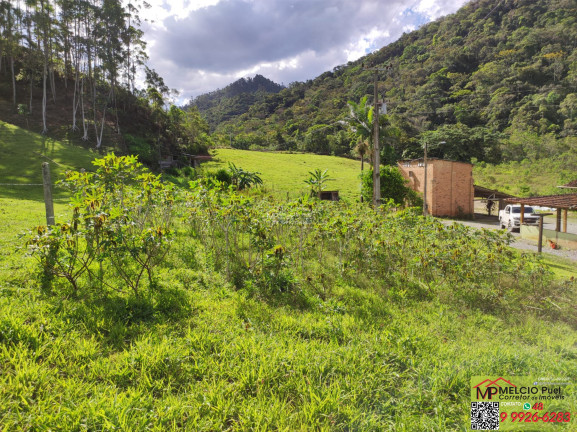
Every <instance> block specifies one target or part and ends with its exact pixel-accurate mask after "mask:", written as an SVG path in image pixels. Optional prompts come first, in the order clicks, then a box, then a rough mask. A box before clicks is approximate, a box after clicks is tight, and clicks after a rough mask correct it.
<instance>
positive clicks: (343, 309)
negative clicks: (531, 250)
mask: <svg viewBox="0 0 577 432" xmlns="http://www.w3.org/2000/svg"><path fill="white" fill-rule="evenodd" d="M19 133H20V132H18V131H16V130H15V131H14V134H15V135H18V134H19ZM34 139H36V140H37V139H38V138H37V137H34V136H32V137H31V140H32V141H33V140H34ZM35 142H36V144H38V141H35ZM3 145H4V146H6V142H5V141H4V144H3ZM54 148H55V149H59V148H60V147H59V144H58V143H54ZM58 152H61V153H58ZM52 156H54V157H60V159H55V160H58V161H59V163H60V164H61V165H64V166H90V165H89V160H90V156H91V155H90V154H89V153H85V154H84V156H82V155H81V154H78V155H77V156H74V158H72V159H71V160H69V161H67V159H66V150H65V149H62V150H55V151H54V152H53V153H50V157H51V158H52ZM217 157H218V158H219V160H218V161H215V162H214V163H213V164H212V167H213V168H214V167H216V166H219V165H218V164H219V163H220V164H221V165H220V166H226V162H227V161H228V160H231V161H233V162H234V163H236V165H237V166H239V167H242V168H245V169H248V170H255V171H260V172H261V173H262V176H263V179H264V180H265V182H267V179H270V180H269V181H271V182H272V183H273V184H275V186H274V191H275V193H276V192H277V191H280V193H279V196H284V195H286V193H287V192H288V193H289V195H291V197H295V196H296V195H297V194H298V193H300V192H299V191H301V190H302V191H304V190H305V189H306V185H304V183H303V180H304V179H305V178H306V177H307V174H308V171H312V170H314V169H316V168H320V169H325V168H328V169H329V173H330V174H331V175H332V176H333V177H334V178H335V179H338V180H336V181H335V182H333V183H334V185H335V189H339V190H341V191H343V192H342V193H343V194H344V196H346V197H349V198H351V199H353V198H354V194H355V193H356V191H355V184H356V183H355V182H356V181H357V177H356V175H357V174H356V173H355V171H356V172H358V170H359V167H358V163H356V162H354V161H346V160H344V161H342V163H343V165H342V166H340V165H339V167H338V168H337V167H335V165H322V163H327V162H326V161H331V160H334V161H341V160H338V159H333V158H328V157H315V156H312V155H273V154H268V153H257V154H249V153H248V152H239V151H233V150H219V153H218V156H217ZM277 157H278V158H279V159H276V158H277ZM11 158H12V159H11V161H12V162H10V163H9V162H5V161H4V160H3V161H2V163H3V164H5V167H2V168H1V169H2V173H4V171H5V172H6V173H9V174H7V175H9V176H11V178H13V180H14V181H17V180H20V181H25V180H27V179H28V177H20V178H19V177H18V172H19V171H18V170H17V169H16V168H15V167H14V166H12V164H13V163H15V162H14V161H15V160H18V152H16V151H14V152H13V153H12V156H11ZM84 158H85V159H84ZM243 158H246V162H245V161H243ZM262 158H264V159H262ZM266 158H269V159H266ZM292 158H295V159H296V161H294V162H289V161H290V159H292ZM31 160H32V162H30V163H31V165H30V166H31V168H30V169H31V170H32V171H30V176H35V175H37V174H36V173H35V168H34V166H35V165H36V164H37V163H38V160H36V159H35V158H33V157H32V158H31ZM279 160H280V161H279ZM323 161H324V162H323ZM84 163H86V165H82V164H84ZM293 165H294V167H295V168H294V170H293V168H291V167H292V166H293ZM267 167H270V168H268V169H267ZM297 167H300V168H297ZM355 167H356V168H355ZM287 173H291V174H290V175H288V174H287ZM277 174H278V176H277ZM275 179H276V180H275ZM346 179H349V180H346ZM339 181H341V182H342V183H339ZM275 182H278V184H279V186H278V187H277V186H276V184H277V183H275ZM332 186H333V185H332V184H331V189H332V188H333V187H332ZM336 186H338V187H336ZM271 189H272V187H271ZM27 193H31V192H27ZM40 196H41V195H40ZM65 198H66V197H65V196H64V195H61V197H60V199H59V201H58V202H57V205H56V218H57V221H61V222H62V221H65V220H66V219H67V216H69V209H68V207H67V206H66V203H65V201H66V199H65ZM226 202H227V201H226V200H225V201H219V203H220V205H224V204H223V203H226ZM237 204H238V201H237ZM255 205H256V204H255ZM271 206H272V204H271ZM231 208H232V207H231ZM247 208H249V209H250V208H251V207H250V206H248V207H247ZM279 208H280V206H279ZM335 208H338V207H337V206H336V205H335ZM43 211H44V210H43V203H42V201H41V198H39V199H37V198H36V197H35V196H30V195H26V193H24V194H22V193H21V194H20V195H18V194H12V193H6V192H4V194H3V195H1V196H0V371H1V373H0V430H1V431H12V430H15V431H27V430H37V431H48V430H71V431H84V430H90V431H109V430H123V431H135V432H136V431H143V430H151V431H183V430H186V431H221V430H222V431H227V430H228V431H266V430H279V431H311V430H315V431H351V430H359V431H407V432H409V431H410V432H413V431H423V432H425V431H439V432H445V431H466V430H470V419H469V408H470V398H469V392H470V377H471V376H475V375H502V376H508V375H531V376H563V377H566V378H567V379H568V380H569V381H570V382H571V383H573V385H572V386H571V387H570V389H574V388H575V383H577V370H576V369H575V367H574V366H575V360H576V359H577V322H575V319H574V314H573V315H571V314H568V315H564V313H565V312H563V314H561V313H560V312H557V310H556V309H555V308H551V311H548V312H545V311H543V310H539V308H540V307H542V305H541V304H537V303H534V301H535V298H537V297H535V296H534V294H535V293H533V292H532V291H531V286H530V285H527V281H531V280H532V279H531V278H535V284H536V285H538V283H539V282H538V281H539V278H540V274H539V273H538V271H537V270H538V267H533V266H530V267H529V269H527V268H523V267H522V266H521V262H520V264H519V265H520V267H519V269H518V270H514V273H513V274H512V275H497V274H495V273H492V272H490V271H489V270H487V277H488V278H491V279H494V278H495V277H496V276H498V277H503V278H504V280H505V281H509V282H507V283H508V284H509V285H506V290H505V291H504V292H502V293H501V295H505V298H504V299H500V300H499V302H498V304H500V305H501V306H500V307H490V306H489V305H488V304H483V302H480V303H478V304H470V303H466V302H464V301H463V299H462V298H461V297H459V296H460V295H461V293H462V292H464V291H467V289H468V288H469V284H470V283H472V282H475V283H477V282H479V281H472V280H470V279H467V278H468V276H467V275H466V274H465V272H464V273H463V279H462V281H461V282H460V283H459V284H457V285H455V286H453V287H451V288H450V289H448V290H447V288H444V289H441V288H442V286H443V285H442V282H438V281H427V280H425V279H423V280H415V278H414V277H413V276H411V272H406V274H402V273H399V272H398V269H395V268H393V269H390V272H389V273H387V274H384V275H382V277H376V278H373V277H369V276H366V275H364V274H362V273H359V272H350V274H349V276H348V277H347V278H344V277H341V276H339V274H340V273H341V270H336V269H337V267H336V266H335V263H336V262H337V256H335V255H328V256H325V257H324V258H323V260H324V261H323V262H325V267H319V268H316V267H312V268H314V269H316V271H315V272H312V273H310V275H309V276H307V277H306V278H303V279H302V280H300V281H299V282H298V284H297V283H296V282H294V281H293V282H294V283H295V286H296V287H298V289H294V290H293V291H279V290H276V291H270V292H266V291H264V292H261V291H258V289H259V288H258V287H255V286H252V287H251V286H250V284H243V283H242V281H241V283H238V281H237V282H234V281H233V280H231V279H227V278H226V277H225V273H224V272H223V271H222V269H221V270H218V269H217V268H216V267H215V265H214V263H215V261H218V259H219V256H216V254H214V253H211V252H210V250H209V249H210V242H202V241H201V240H200V239H199V238H198V237H197V236H195V235H193V234H192V232H191V228H190V226H189V223H188V220H187V219H185V218H179V220H178V223H177V225H176V228H175V230H176V233H175V242H174V245H173V247H172V249H171V251H170V253H169V254H168V255H167V258H166V261H165V262H164V263H163V265H162V266H161V268H160V269H159V274H158V276H159V286H158V287H157V288H156V289H151V290H148V291H146V292H145V294H144V295H142V296H140V297H135V296H131V295H127V294H125V293H124V294H119V293H116V292H113V291H110V292H107V293H103V292H100V291H98V289H97V287H96V285H94V284H91V283H89V282H90V281H83V282H84V284H85V286H83V291H81V292H80V293H72V292H70V291H69V290H67V289H66V287H65V285H64V284H63V283H56V284H55V285H54V286H53V287H52V289H48V288H44V289H43V288H41V286H40V283H39V278H38V275H39V272H40V268H39V267H38V265H37V263H36V261H35V260H34V259H33V258H31V257H27V256H26V249H25V247H24V242H25V239H24V238H19V233H21V232H23V231H25V230H26V229H28V228H32V227H35V226H37V225H40V224H42V223H44V215H43ZM182 211H183V212H187V211H188V212H190V211H192V210H190V209H189V208H188V207H183V210H182ZM279 211H280V210H279ZM350 211H352V210H350ZM226 212H227V209H226V208H224V210H223V213H222V214H226ZM275 213H276V210H275V211H274V212H273V213H272V214H275ZM185 215H186V213H182V214H180V216H183V217H184V216H185ZM353 215H354V214H353V213H347V212H345V213H344V215H343V217H344V218H347V217H348V218H351V217H352V216H353ZM259 216H260V215H259V213H258V211H255V213H254V217H255V219H254V220H252V222H262V223H263V224H265V223H268V222H267V221H266V218H265V215H262V220H261V219H258V218H259ZM343 220H346V219H343ZM407 220H408V219H407ZM287 221H288V219H287ZM403 221H404V219H400V220H399V223H407V224H408V222H406V221H405V222H403ZM225 225H226V224H224V223H223V224H222V225H221V226H225ZM424 225H425V224H423V227H420V226H417V227H415V226H408V225H407V227H406V230H405V229H404V228H399V229H398V230H397V232H396V234H395V235H396V236H401V237H399V238H402V239H403V242H405V243H407V242H411V241H413V240H412V238H413V237H416V235H417V234H418V233H419V232H420V230H421V228H423V229H425V228H426V227H425V226H424ZM215 226H216V225H215ZM255 226H256V225H251V227H252V228H254V227H255ZM265 226H266V225H265ZM331 227H332V229H335V230H337V229H338V232H340V233H343V235H346V229H343V228H347V229H353V228H354V229H355V230H359V232H361V233H363V235H362V237H363V238H364V237H366V236H365V234H366V233H367V232H370V231H368V229H369V228H370V227H368V228H367V224H363V225H362V226H355V221H354V220H351V224H350V226H349V227H343V226H340V225H339V224H338V223H334V224H333V225H331ZM331 227H329V226H328V224H327V226H326V227H325V226H322V224H317V226H316V228H315V229H318V230H319V233H323V232H324V231H323V230H324V229H325V228H327V229H328V228H331ZM252 228H251V229H252ZM276 229H278V227H277V228H276ZM376 229H377V228H375V230H376ZM438 229H439V230H440V229H441V228H438ZM405 231H406V232H407V233H408V234H407V235H409V236H410V238H403V237H402V236H403V235H404V233H405ZM335 232H336V231H335ZM433 232H434V230H433ZM449 232H450V231H446V232H445V231H444V232H443V234H447V233H449ZM207 233H208V234H209V235H214V239H215V241H221V240H223V239H224V236H221V235H219V233H216V234H214V233H213V232H212V231H211V230H207ZM356 237H358V238H356ZM356 237H355V236H353V237H352V238H351V241H353V242H355V241H357V240H358V241H361V240H363V239H362V238H361V236H356ZM391 237H392V234H391ZM469 237H474V235H470V236H469ZM327 238H328V237H318V238H311V240H310V241H308V242H305V243H304V245H305V246H306V247H308V248H315V247H316V246H318V243H319V242H322V241H327ZM424 239H425V238H424ZM293 240H295V241H297V240H296V239H293ZM385 240H387V239H386V238H381V239H380V240H379V241H380V243H381V244H382V243H383V241H385ZM227 241H228V239H227ZM441 241H443V240H442V239H441V237H439V240H438V242H441ZM468 241H469V239H468V238H467V236H466V235H464V236H462V237H461V238H460V240H459V243H458V244H457V245H456V246H455V248H456V249H455V250H456V251H461V252H463V253H466V252H468V248H469V246H471V245H472V244H473V243H467V242H468ZM435 242H437V240H436V241H435ZM460 242H464V243H460ZM369 243H370V242H369ZM411 244H412V243H411ZM430 244H431V243H430V242H426V241H423V242H422V245H421V246H422V249H423V251H425V250H427V251H428V250H429V245H430ZM439 244H441V243H439ZM378 246H379V242H376V244H375V248H377V247H378ZM399 247H402V242H399ZM433 248H434V246H433ZM438 249H439V251H437V252H438V253H444V252H446V251H444V250H443V247H442V246H440V247H439V248H438ZM278 250H279V249H278V247H277V248H276V249H275V251H278ZM281 251H282V250H281ZM437 252H436V253H437ZM228 254H230V251H227V253H226V254H225V255H228ZM272 256H274V254H273V255H271V257H272ZM473 256H480V251H479V253H476V254H474V255H473ZM316 258H318V257H316ZM316 258H315V259H316ZM318 259H320V258H318ZM455 259H457V258H455ZM410 261H411V262H408V263H407V265H412V266H413V267H411V268H412V269H416V270H418V269H420V268H422V267H421V266H420V265H419V264H418V263H419V260H418V259H417V258H415V259H412V260H410ZM455 262H457V261H455ZM460 262H461V261H460ZM455 265H456V264H455ZM550 265H551V267H556V266H559V268H555V270H556V271H557V274H558V276H559V278H560V279H561V281H557V282H554V283H555V284H560V285H559V286H560V287H561V288H559V289H560V290H561V289H562V290H564V291H548V287H546V286H545V287H541V288H542V289H543V290H544V291H543V292H546V293H550V292H556V293H559V292H562V293H564V294H562V295H561V294H560V295H559V298H557V297H555V298H552V299H551V301H553V302H554V303H559V304H561V305H562V306H568V305H570V304H573V303H574V300H575V299H574V294H573V293H574V292H575V291H574V285H573V284H572V283H571V282H569V281H568V280H567V279H568V277H569V274H570V273H564V272H566V271H567V268H566V267H565V266H570V264H569V263H558V262H557V261H551V262H550ZM269 268H270V267H269ZM531 269H532V270H531ZM290 270H292V269H290ZM295 271H296V270H295ZM342 271H344V270H342ZM471 271H475V272H477V273H479V272H482V271H483V268H482V266H477V268H471ZM532 272H533V273H532ZM245 274H246V276H247V278H249V279H250V278H259V277H261V276H262V272H261V273H255V274H250V273H245ZM479 274H480V273H479ZM516 278H517V279H516ZM385 279H386V280H388V281H389V282H387V283H386V284H385V283H384V282H383V280H385ZM254 280H257V279H254ZM516 280H518V281H519V284H520V283H521V282H523V283H525V284H526V286H525V289H529V290H530V294H531V296H528V297H527V299H526V300H524V301H523V302H521V301H518V298H519V297H518V295H516V294H515V292H514V291H515V289H516V285H515V283H516V282H515V281H516ZM425 282H427V283H428V285H426V284H425ZM437 282H438V285H437ZM483 283H484V281H483V280H481V281H480V282H479V283H478V284H477V285H475V286H478V287H479V289H482V288H483V286H484V285H483ZM314 287H317V288H318V287H320V289H319V290H316V291H315V289H316V288H315V289H313V288H314ZM261 289H262V288H261ZM451 289H454V291H451ZM537 294H538V293H537ZM472 295H476V294H475V293H474V292H473V293H472ZM563 296H565V298H561V297H563ZM507 298H510V299H511V300H510V303H509V302H508V300H507ZM566 303H567V304H566ZM534 306H538V307H537V308H535V307H534ZM566 310H567V307H565V308H564V311H566ZM566 402H567V406H569V408H570V410H571V412H573V413H574V412H576V409H577V399H576V396H575V393H574V392H573V393H572V396H570V397H569V399H568V400H567V401H566ZM549 407H550V408H551V409H555V407H556V405H550V406H549ZM555 426H556V425H551V424H548V425H539V427H538V428H537V429H531V428H530V427H528V428H527V427H525V428H523V429H522V430H524V431H537V430H538V431H547V430H558V429H561V430H568V431H569V430H576V423H575V419H574V420H573V422H572V423H571V424H570V425H567V427H566V428H565V429H563V428H559V427H555Z"/></svg>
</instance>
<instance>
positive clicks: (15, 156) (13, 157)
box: [0, 121, 96, 200]
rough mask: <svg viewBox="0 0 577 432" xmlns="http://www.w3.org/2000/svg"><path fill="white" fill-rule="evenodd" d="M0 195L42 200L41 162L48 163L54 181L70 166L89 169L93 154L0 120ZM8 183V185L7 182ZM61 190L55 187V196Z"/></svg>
mask: <svg viewBox="0 0 577 432" xmlns="http://www.w3.org/2000/svg"><path fill="white" fill-rule="evenodd" d="M0 154H1V155H2V157H1V158H0V198H30V199H34V200H42V199H43V192H42V186H23V185H27V184H41V183H42V163H43V162H48V163H50V173H51V178H52V180H53V181H56V180H58V179H59V178H61V177H62V175H63V174H64V172H65V171H66V170H69V169H76V170H78V169H81V168H84V169H92V165H91V163H90V162H91V161H92V160H93V159H94V157H96V154H95V153H92V152H90V151H88V150H86V149H83V148H79V147H71V146H67V145H64V144H62V143H61V142H59V141H56V140H53V139H51V138H47V137H44V136H42V135H39V134H36V133H32V132H28V131H26V130H25V129H21V128H19V127H17V126H13V125H11V124H8V123H5V122H3V121H0ZM6 184H9V185H6ZM60 193H61V191H59V190H58V189H55V195H56V198H58V197H60Z"/></svg>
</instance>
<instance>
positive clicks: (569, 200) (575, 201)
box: [505, 194, 577, 210]
mask: <svg viewBox="0 0 577 432" xmlns="http://www.w3.org/2000/svg"><path fill="white" fill-rule="evenodd" d="M505 201H507V202H508V203H511V204H525V205H534V206H543V207H555V208H561V209H568V210H577V194H564V195H546V196H536V197H529V198H508V199H506V200H505Z"/></svg>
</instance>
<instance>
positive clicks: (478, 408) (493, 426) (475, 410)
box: [471, 402, 499, 430]
mask: <svg viewBox="0 0 577 432" xmlns="http://www.w3.org/2000/svg"><path fill="white" fill-rule="evenodd" d="M471 430H499V402H471Z"/></svg>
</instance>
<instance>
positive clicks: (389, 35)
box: [141, 0, 467, 102]
mask: <svg viewBox="0 0 577 432" xmlns="http://www.w3.org/2000/svg"><path fill="white" fill-rule="evenodd" d="M466 1H467V0H147V2H148V3H149V4H150V6H151V7H150V8H148V9H146V10H143V11H142V12H141V18H143V19H144V20H145V21H144V22H143V25H142V29H143V30H144V37H145V40H146V41H147V50H148V55H149V57H150V58H149V61H148V66H149V67H151V68H153V69H155V70H156V71H157V72H158V73H159V74H160V75H161V76H162V77H163V78H164V81H165V83H166V85H167V86H168V87H170V88H172V89H176V90H178V92H179V96H178V98H177V99H178V101H179V102H184V101H187V100H189V99H190V98H192V97H195V96H198V95H200V94H203V93H207V92H210V91H214V90H217V89H220V88H223V87H226V86H227V85H228V84H230V83H232V82H234V81H236V80H238V79H239V78H247V77H254V76H255V75H256V74H261V75H263V76H265V77H267V78H269V79H271V80H273V81H274V82H276V83H278V84H284V85H285V86H286V85H288V84H290V83H291V82H295V81H306V80H308V79H313V78H315V77H317V76H318V75H320V74H322V73H323V72H326V71H329V70H332V69H333V68H334V67H335V66H338V65H343V64H346V63H347V62H349V61H353V60H356V59H358V58H359V57H362V56H363V55H366V54H369V53H371V52H373V51H376V50H378V49H380V48H382V47H383V46H385V45H387V44H389V43H391V42H394V41H395V40H397V39H398V38H399V37H400V36H401V35H402V34H403V33H404V32H410V31H411V30H414V29H416V28H418V27H419V26H421V25H423V24H425V23H427V22H429V21H432V20H435V19H436V18H438V17H440V16H443V15H447V14H450V13H453V12H455V11H456V10H457V9H458V8H460V7H461V6H462V5H463V4H464V3H466Z"/></svg>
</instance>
